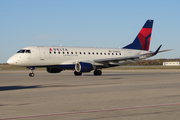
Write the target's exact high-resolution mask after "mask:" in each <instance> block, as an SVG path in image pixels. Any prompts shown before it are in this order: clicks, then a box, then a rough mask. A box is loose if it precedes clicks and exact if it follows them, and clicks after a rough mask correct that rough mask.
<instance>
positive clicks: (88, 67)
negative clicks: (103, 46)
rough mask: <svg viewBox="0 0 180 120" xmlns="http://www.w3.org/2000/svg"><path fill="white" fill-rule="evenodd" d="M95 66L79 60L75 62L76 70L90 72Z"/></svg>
mask: <svg viewBox="0 0 180 120" xmlns="http://www.w3.org/2000/svg"><path fill="white" fill-rule="evenodd" d="M93 69H94V67H93V65H92V64H91V63H84V62H79V63H76V64H75V70H76V72H90V71H91V70H93Z"/></svg>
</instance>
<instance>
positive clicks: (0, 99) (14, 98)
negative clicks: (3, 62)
mask: <svg viewBox="0 0 180 120" xmlns="http://www.w3.org/2000/svg"><path fill="white" fill-rule="evenodd" d="M174 103H179V105H178V104H177V105H169V104H174ZM162 104H165V105H167V106H159V105H162ZM148 105H153V107H146V106H148ZM135 106H145V107H143V108H134V109H122V110H113V111H112V110H111V109H114V108H127V107H130V108H131V107H135ZM104 109H107V110H108V111H101V112H87V113H78V112H79V111H91V110H104ZM73 112H75V114H64V115H56V113H57V114H61V113H73ZM35 115H37V116H35ZM46 115H49V116H46ZM27 116H29V117H27ZM33 116H34V117H33ZM10 117H12V118H15V117H25V118H21V120H37V119H38V120H50V119H51V120H101V119H103V120H120V119H121V120H140V119H142V120H170V119H171V120H179V118H180V70H178V69H166V70H103V75H102V76H94V75H93V73H92V72H91V73H85V74H83V75H82V76H74V75H73V71H64V72H61V73H60V74H49V73H46V71H35V77H33V78H32V77H29V76H28V71H0V119H2V118H10ZM17 119H20V118H17Z"/></svg>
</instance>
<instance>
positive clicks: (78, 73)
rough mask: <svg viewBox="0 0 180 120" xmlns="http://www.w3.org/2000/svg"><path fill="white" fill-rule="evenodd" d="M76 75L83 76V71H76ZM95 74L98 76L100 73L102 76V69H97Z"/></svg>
mask: <svg viewBox="0 0 180 120" xmlns="http://www.w3.org/2000/svg"><path fill="white" fill-rule="evenodd" d="M74 75H75V76H81V75H82V72H76V71H74ZM94 75H95V76H98V75H99V76H100V75H102V71H101V70H95V71H94Z"/></svg>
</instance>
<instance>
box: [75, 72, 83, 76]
mask: <svg viewBox="0 0 180 120" xmlns="http://www.w3.org/2000/svg"><path fill="white" fill-rule="evenodd" d="M74 75H75V76H81V75H82V73H81V72H76V71H74Z"/></svg>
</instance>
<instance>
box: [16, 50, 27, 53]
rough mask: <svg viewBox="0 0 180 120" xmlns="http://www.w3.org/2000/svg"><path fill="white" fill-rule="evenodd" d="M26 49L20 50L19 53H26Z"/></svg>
mask: <svg viewBox="0 0 180 120" xmlns="http://www.w3.org/2000/svg"><path fill="white" fill-rule="evenodd" d="M24 52H25V50H19V51H18V52H17V53H24Z"/></svg>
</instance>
